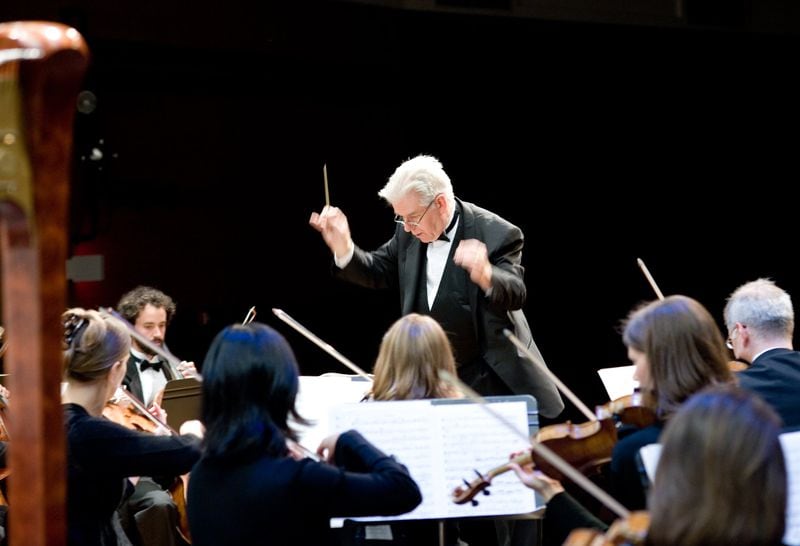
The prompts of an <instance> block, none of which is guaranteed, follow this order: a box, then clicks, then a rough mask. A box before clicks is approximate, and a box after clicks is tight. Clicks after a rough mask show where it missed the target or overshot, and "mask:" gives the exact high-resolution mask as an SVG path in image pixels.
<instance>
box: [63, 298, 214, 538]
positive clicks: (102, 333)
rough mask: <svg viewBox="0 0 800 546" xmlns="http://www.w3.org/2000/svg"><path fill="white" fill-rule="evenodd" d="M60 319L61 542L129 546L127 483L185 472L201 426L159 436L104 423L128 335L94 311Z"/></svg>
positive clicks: (118, 324)
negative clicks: (124, 517) (120, 511)
mask: <svg viewBox="0 0 800 546" xmlns="http://www.w3.org/2000/svg"><path fill="white" fill-rule="evenodd" d="M64 320H65V341H66V347H65V351H64V367H65V380H66V383H67V385H66V389H65V390H64V394H63V396H62V402H63V404H64V416H65V419H66V427H67V447H68V449H67V464H68V475H67V515H68V530H69V532H68V536H69V540H68V543H69V544H70V546H73V545H74V546H110V545H114V546H116V545H118V544H130V542H129V541H128V540H127V537H126V536H125V534H124V533H123V532H122V530H121V528H120V525H119V520H118V515H117V512H116V509H117V507H118V505H119V503H120V501H121V500H122V498H123V496H124V494H126V493H129V492H130V487H131V486H130V482H129V480H128V477H130V476H141V475H153V474H173V475H178V474H183V473H185V472H188V471H189V469H191V466H192V465H193V464H194V462H195V461H196V460H197V459H198V458H199V457H200V445H199V444H200V438H199V436H200V435H201V434H202V432H201V431H202V426H201V425H200V422H199V421H190V422H187V423H185V424H184V425H183V426H182V427H181V431H182V432H191V433H192V434H185V435H181V436H172V435H159V434H151V433H145V432H139V431H136V430H132V429H128V428H125V427H123V426H121V425H119V424H117V423H113V422H111V421H109V420H108V419H106V418H104V417H103V416H102V411H103V408H104V406H105V405H106V402H107V401H108V400H109V399H110V398H111V397H112V395H113V394H114V392H115V391H116V390H117V389H118V388H119V386H120V384H121V382H122V377H123V376H124V375H125V362H126V358H127V355H128V352H129V350H130V334H129V332H128V330H127V328H126V326H125V325H124V324H123V323H122V322H121V321H119V320H118V319H116V318H114V317H111V316H105V317H104V316H101V315H100V314H99V313H98V312H96V311H87V310H84V309H80V308H74V309H70V310H69V311H67V312H66V313H65V314H64ZM164 432H165V433H166V434H168V433H167V432H166V429H164Z"/></svg>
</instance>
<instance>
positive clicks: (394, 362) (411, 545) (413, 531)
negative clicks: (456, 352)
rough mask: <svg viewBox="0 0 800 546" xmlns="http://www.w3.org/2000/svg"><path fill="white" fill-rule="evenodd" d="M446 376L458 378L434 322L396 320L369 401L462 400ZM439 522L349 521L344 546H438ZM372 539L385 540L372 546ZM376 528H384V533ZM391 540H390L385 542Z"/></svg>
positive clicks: (451, 537)
mask: <svg viewBox="0 0 800 546" xmlns="http://www.w3.org/2000/svg"><path fill="white" fill-rule="evenodd" d="M441 370H445V371H447V372H449V373H450V374H452V375H454V376H455V374H456V364H455V359H454V358H453V349H452V347H451V345H450V340H449V339H448V338H447V334H446V333H445V332H444V330H443V329H442V327H441V325H440V324H439V323H438V322H436V320H435V319H433V318H432V317H430V316H427V315H420V314H418V313H409V314H408V315H405V316H404V317H401V318H399V319H397V320H396V321H395V322H394V324H392V325H391V326H390V327H389V329H388V330H387V331H386V334H384V336H383V339H382V340H381V345H380V348H379V350H378V356H377V358H376V359H375V366H374V367H373V370H372V371H373V374H374V380H373V383H372V390H371V392H370V394H369V400H379V401H380V400H426V399H432V398H462V397H463V394H462V393H461V392H460V391H458V390H457V389H455V387H453V386H452V385H451V384H450V383H447V382H445V381H443V380H442V379H440V376H439V372H440V371H441ZM438 526H439V524H438V522H436V521H426V520H417V521H403V522H397V523H392V524H391V525H370V524H367V525H362V524H358V523H353V522H351V521H350V520H347V521H345V525H344V532H343V534H344V537H345V540H343V543H344V544H345V545H346V546H366V545H371V544H376V545H381V546H384V545H385V546H390V545H393V546H439V545H440V542H439V528H438ZM367 527H371V528H372V529H371V533H369V534H370V535H372V536H381V537H382V540H380V541H375V542H371V541H369V539H368V538H367V536H368V533H367ZM376 527H381V528H382V529H380V531H378V530H376V529H375V528H376ZM387 537H391V538H387ZM457 537H458V528H457V526H456V524H455V522H454V521H452V520H448V521H447V522H445V540H444V545H447V546H455V545H456V544H458V538H457Z"/></svg>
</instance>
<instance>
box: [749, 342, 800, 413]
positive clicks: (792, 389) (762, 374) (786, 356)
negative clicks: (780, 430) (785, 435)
mask: <svg viewBox="0 0 800 546" xmlns="http://www.w3.org/2000/svg"><path fill="white" fill-rule="evenodd" d="M738 376H739V384H740V385H741V386H742V387H743V388H745V389H747V390H749V391H753V392H755V393H757V394H758V395H760V396H761V397H762V398H763V399H764V400H766V401H767V403H768V404H769V405H770V406H772V408H773V409H774V410H775V411H776V412H777V413H778V415H780V416H781V419H783V425H784V427H797V426H800V352H798V351H792V350H790V349H770V350H769V351H767V352H765V353H764V354H762V355H761V356H759V357H758V358H756V359H755V360H754V361H753V363H752V364H751V365H750V367H749V368H747V369H746V370H743V371H741V372H739V373H738Z"/></svg>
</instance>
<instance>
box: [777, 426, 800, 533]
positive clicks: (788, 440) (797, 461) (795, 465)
mask: <svg viewBox="0 0 800 546" xmlns="http://www.w3.org/2000/svg"><path fill="white" fill-rule="evenodd" d="M781 446H782V447H783V458H784V460H785V462H786V475H787V479H788V482H789V483H788V486H787V487H788V491H787V495H786V496H787V498H786V532H785V533H784V535H783V542H784V543H785V544H788V545H789V546H800V432H785V433H783V434H781Z"/></svg>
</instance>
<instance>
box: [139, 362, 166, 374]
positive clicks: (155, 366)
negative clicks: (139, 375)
mask: <svg viewBox="0 0 800 546" xmlns="http://www.w3.org/2000/svg"><path fill="white" fill-rule="evenodd" d="M163 365H164V363H163V362H161V361H160V360H156V361H155V362H150V361H149V360H140V361H139V370H141V371H145V370H146V369H147V368H153V369H154V370H155V371H157V372H160V371H161V368H162V367H163Z"/></svg>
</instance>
